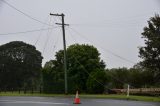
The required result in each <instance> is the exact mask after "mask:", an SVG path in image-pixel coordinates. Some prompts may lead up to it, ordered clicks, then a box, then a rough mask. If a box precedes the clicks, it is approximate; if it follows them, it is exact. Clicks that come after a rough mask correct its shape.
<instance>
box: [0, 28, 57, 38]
mask: <svg viewBox="0 0 160 106" xmlns="http://www.w3.org/2000/svg"><path fill="white" fill-rule="evenodd" d="M54 28H58V27H54ZM48 29H53V28H44V29H35V30H28V31H21V32H11V33H2V34H0V36H5V35H15V34H23V33H32V32H39V31H44V30H48Z"/></svg>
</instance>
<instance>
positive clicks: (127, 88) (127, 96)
mask: <svg viewBox="0 0 160 106" xmlns="http://www.w3.org/2000/svg"><path fill="white" fill-rule="evenodd" d="M127 97H129V84H128V88H127Z"/></svg>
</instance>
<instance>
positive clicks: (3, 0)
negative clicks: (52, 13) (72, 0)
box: [1, 0, 52, 26]
mask: <svg viewBox="0 0 160 106" xmlns="http://www.w3.org/2000/svg"><path fill="white" fill-rule="evenodd" d="M1 1H2V2H3V3H5V4H7V5H8V6H9V7H11V8H13V9H14V10H16V11H18V12H19V13H21V14H23V15H24V16H26V17H28V18H30V19H32V20H34V21H36V22H39V23H41V24H46V25H48V26H52V25H49V24H47V23H44V22H42V21H40V20H38V19H36V18H33V17H32V16H30V15H28V14H26V13H25V12H23V11H21V10H19V9H17V8H16V7H15V6H13V5H11V4H10V3H8V2H7V1H5V0H1Z"/></svg>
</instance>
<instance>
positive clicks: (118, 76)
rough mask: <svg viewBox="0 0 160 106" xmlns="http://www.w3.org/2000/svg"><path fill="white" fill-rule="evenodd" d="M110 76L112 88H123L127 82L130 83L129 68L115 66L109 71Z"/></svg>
mask: <svg viewBox="0 0 160 106" xmlns="http://www.w3.org/2000/svg"><path fill="white" fill-rule="evenodd" d="M107 75H108V76H109V77H110V84H109V85H108V86H110V87H112V88H119V89H122V88H124V86H125V85H126V84H129V78H130V76H129V71H128V69H127V68H113V69H110V70H109V71H107Z"/></svg>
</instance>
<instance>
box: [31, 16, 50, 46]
mask: <svg viewBox="0 0 160 106" xmlns="http://www.w3.org/2000/svg"><path fill="white" fill-rule="evenodd" d="M48 18H49V15H48V17H47V19H46V20H45V22H46V21H48ZM44 27H45V24H43V25H42V29H43V28H44ZM41 35H42V31H40V33H39V35H38V37H37V40H36V42H35V44H34V45H35V46H36V45H37V43H38V41H39V40H40V37H41Z"/></svg>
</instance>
